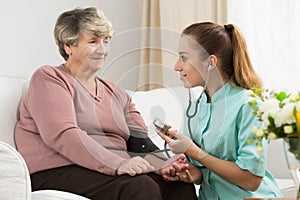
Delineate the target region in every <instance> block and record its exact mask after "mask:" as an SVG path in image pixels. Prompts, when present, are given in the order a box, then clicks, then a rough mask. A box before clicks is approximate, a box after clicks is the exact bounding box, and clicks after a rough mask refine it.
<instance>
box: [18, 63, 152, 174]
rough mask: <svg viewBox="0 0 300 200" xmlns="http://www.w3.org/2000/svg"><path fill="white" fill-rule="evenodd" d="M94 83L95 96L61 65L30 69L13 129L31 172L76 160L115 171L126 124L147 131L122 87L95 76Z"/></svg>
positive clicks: (121, 158) (123, 145)
mask: <svg viewBox="0 0 300 200" xmlns="http://www.w3.org/2000/svg"><path fill="white" fill-rule="evenodd" d="M97 85H98V87H101V88H102V91H103V92H102V93H101V94H100V95H98V96H97V97H95V96H94V94H91V93H89V92H88V91H87V89H86V88H85V87H84V86H83V85H82V84H81V83H80V82H79V81H77V80H76V79H75V78H74V77H72V76H71V75H70V74H69V73H68V72H67V71H66V70H65V68H64V67H63V66H62V65H61V66H58V67H51V66H43V67H41V68H40V69H38V70H37V71H36V72H35V73H34V75H33V76H32V79H31V82H30V86H29V88H28V90H27V92H26V94H25V96H24V98H23V100H22V102H21V105H20V119H19V120H18V122H17V124H16V128H15V140H16V145H17V148H18V151H19V152H20V153H21V155H22V156H23V157H24V159H25V161H26V163H27V165H28V168H29V171H30V173H34V172H38V171H41V170H46V169H50V168H54V167H59V166H65V165H70V164H74V163H75V164H78V165H80V166H83V167H86V168H89V169H92V170H96V171H99V172H102V173H105V174H109V175H114V173H115V171H116V169H117V168H118V166H119V165H120V164H121V162H122V161H124V160H125V159H126V158H128V155H127V153H126V141H127V139H128V137H129V129H135V130H140V131H144V132H147V128H146V126H145V123H144V121H143V119H142V117H141V115H140V113H139V112H138V111H137V110H136V108H135V106H134V104H133V103H132V102H131V98H130V97H129V95H128V94H127V93H126V92H125V91H124V90H122V89H121V88H120V87H118V86H117V85H115V84H114V83H111V82H108V81H105V80H103V79H100V78H97ZM112 91H113V92H112ZM116 149H119V150H116ZM120 149H121V150H123V151H120Z"/></svg>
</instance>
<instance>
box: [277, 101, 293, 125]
mask: <svg viewBox="0 0 300 200" xmlns="http://www.w3.org/2000/svg"><path fill="white" fill-rule="evenodd" d="M294 107H295V105H294V103H290V104H286V105H285V106H284V107H283V108H282V109H280V110H279V112H278V113H277V115H276V118H274V119H275V126H276V127H280V126H282V125H284V124H291V123H293V122H295V118H294V115H293V111H294Z"/></svg>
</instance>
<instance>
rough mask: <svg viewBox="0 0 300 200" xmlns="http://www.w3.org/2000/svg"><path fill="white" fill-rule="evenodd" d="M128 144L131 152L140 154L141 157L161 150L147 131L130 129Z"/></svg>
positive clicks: (128, 149)
mask: <svg viewBox="0 0 300 200" xmlns="http://www.w3.org/2000/svg"><path fill="white" fill-rule="evenodd" d="M126 144H127V151H128V153H129V154H132V155H134V154H135V155H136V154H138V155H139V156H141V157H144V156H145V155H147V153H150V152H154V151H156V150H159V148H158V147H157V146H156V145H155V144H154V143H153V142H152V140H151V139H150V138H149V137H148V134H147V133H145V132H142V131H138V130H130V136H129V139H128V140H127V143H126Z"/></svg>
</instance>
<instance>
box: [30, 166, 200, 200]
mask: <svg viewBox="0 0 300 200" xmlns="http://www.w3.org/2000/svg"><path fill="white" fill-rule="evenodd" d="M31 184H32V190H33V191H36V190H43V189H55V190H61V191H67V192H72V193H74V194H79V195H81V196H84V197H87V198H90V199H92V200H105V199H108V200H119V199H120V200H141V199H143V200H160V199H164V200H171V199H176V200H180V199H185V200H195V199H197V197H196V192H195V187H194V185H193V184H191V183H185V182H181V181H176V182H168V181H164V180H163V179H162V177H161V176H159V175H156V174H154V173H148V174H143V175H137V176H129V175H122V176H110V175H105V174H102V173H99V172H96V171H93V170H89V169H86V168H83V167H80V166H78V165H70V166H64V167H58V168H54V169H49V170H45V171H41V172H37V173H34V174H32V175H31Z"/></svg>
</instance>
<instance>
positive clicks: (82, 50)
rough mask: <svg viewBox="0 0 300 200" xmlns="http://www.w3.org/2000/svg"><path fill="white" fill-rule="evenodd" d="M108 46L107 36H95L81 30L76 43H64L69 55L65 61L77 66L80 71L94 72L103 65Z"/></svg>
mask: <svg viewBox="0 0 300 200" xmlns="http://www.w3.org/2000/svg"><path fill="white" fill-rule="evenodd" d="M108 48H109V38H108V37H97V36H95V35H94V34H92V33H90V32H88V31H82V32H81V33H80V35H79V39H78V42H77V44H76V45H74V46H68V45H65V51H66V53H67V54H68V55H69V58H68V60H67V63H69V64H71V65H72V66H77V67H76V68H80V71H82V70H83V71H91V72H93V73H94V72H96V71H98V70H100V69H101V68H102V66H103V65H104V61H105V59H106V57H107V55H108Z"/></svg>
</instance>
